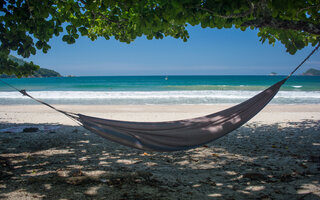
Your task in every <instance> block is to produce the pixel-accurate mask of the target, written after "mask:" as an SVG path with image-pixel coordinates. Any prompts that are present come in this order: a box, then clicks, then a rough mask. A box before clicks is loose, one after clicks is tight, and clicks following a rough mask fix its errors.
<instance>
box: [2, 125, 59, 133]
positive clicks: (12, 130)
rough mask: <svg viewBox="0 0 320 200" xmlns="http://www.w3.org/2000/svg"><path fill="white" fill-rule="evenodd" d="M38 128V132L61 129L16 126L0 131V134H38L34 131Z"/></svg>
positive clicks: (56, 127)
mask: <svg viewBox="0 0 320 200" xmlns="http://www.w3.org/2000/svg"><path fill="white" fill-rule="evenodd" d="M35 128H37V129H38V130H37V131H53V130H56V129H59V128H61V126H59V125H32V126H27V125H23V126H14V127H9V128H3V129H0V133H22V132H28V131H29V132H37V131H34V130H35Z"/></svg>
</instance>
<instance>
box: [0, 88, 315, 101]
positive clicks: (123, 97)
mask: <svg viewBox="0 0 320 200" xmlns="http://www.w3.org/2000/svg"><path fill="white" fill-rule="evenodd" d="M257 93H259V91H230V90H226V91H221V90H203V91H145V92H144V91H112V92H103V91H35V92H29V94H30V95H32V96H33V97H35V98H39V99H42V100H45V101H48V102H49V103H62V104H63V103H79V104H82V103H83V104H87V103H90V104H162V103H164V104H193V103H195V104H207V103H238V102H241V101H244V100H246V99H249V98H251V97H252V96H254V95H256V94H257ZM16 103H31V100H30V99H29V98H28V97H25V96H22V95H21V94H19V93H17V92H0V104H16ZM272 103H291V104H292V103H298V104H299V103H320V91H312V92H311V91H310V92H309V91H280V92H279V93H278V94H277V96H276V97H275V98H274V100H273V101H272Z"/></svg>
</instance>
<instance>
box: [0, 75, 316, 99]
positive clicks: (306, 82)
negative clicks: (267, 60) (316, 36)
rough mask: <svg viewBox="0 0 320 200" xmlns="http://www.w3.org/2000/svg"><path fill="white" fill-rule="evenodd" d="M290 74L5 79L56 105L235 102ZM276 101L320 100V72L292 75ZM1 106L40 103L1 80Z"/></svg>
mask: <svg viewBox="0 0 320 200" xmlns="http://www.w3.org/2000/svg"><path fill="white" fill-rule="evenodd" d="M283 78H285V76H96V77H93V76H90V77H57V78H21V79H2V80H4V81H6V82H8V83H9V84H11V85H13V86H14V87H16V88H19V89H25V90H26V91H27V92H28V93H29V94H30V95H32V96H34V97H35V98H39V99H41V100H43V101H45V102H48V103H51V104H110V105H112V104H117V105H126V104H138V105H143V104H234V103H240V102H242V101H245V100H246V99H248V98H250V97H252V96H254V95H255V94H257V93H259V92H260V91H262V90H264V89H266V88H267V87H268V86H271V85H272V84H274V83H276V82H277V81H279V80H281V79H283ZM271 103H272V104H320V76H293V77H291V78H290V79H289V80H288V81H287V82H286V84H285V85H283V86H282V88H281V90H280V92H279V93H278V94H277V96H276V97H275V98H274V99H273V100H272V101H271ZM0 104H1V105H13V104H37V102H34V101H33V100H31V99H29V98H28V97H25V96H22V95H21V94H20V93H19V92H17V91H14V90H12V89H11V88H9V87H8V86H6V85H5V84H3V83H1V82H0Z"/></svg>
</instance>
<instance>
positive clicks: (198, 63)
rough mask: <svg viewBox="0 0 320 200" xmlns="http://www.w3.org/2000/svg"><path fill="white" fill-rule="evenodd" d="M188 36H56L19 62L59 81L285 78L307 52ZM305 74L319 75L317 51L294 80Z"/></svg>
mask: <svg viewBox="0 0 320 200" xmlns="http://www.w3.org/2000/svg"><path fill="white" fill-rule="evenodd" d="M188 32H189V35H190V38H189V39H188V41H187V42H183V41H182V40H181V39H174V38H171V37H166V38H164V39H162V40H156V39H153V40H147V39H146V38H145V37H144V36H143V37H141V38H137V39H136V40H135V41H134V42H132V43H130V44H126V43H121V42H119V41H117V40H115V39H110V40H105V39H104V38H99V39H98V40H96V41H94V42H92V41H91V40H90V39H88V38H86V37H79V39H78V40H77V41H76V43H75V44H72V45H69V44H67V43H65V42H63V41H62V35H61V36H59V37H54V38H52V39H51V41H50V42H49V44H50V45H51V49H50V50H49V52H48V53H47V54H44V53H42V52H40V51H38V52H37V54H36V55H34V56H31V57H30V58H28V59H25V60H27V61H33V62H34V63H35V64H38V65H39V66H40V67H43V68H48V69H53V70H55V71H57V72H59V73H60V74H62V75H64V76H66V75H75V76H121V75H125V76H128V75H129V76H130V75H133V76H134V75H165V76H166V75H267V74H270V73H271V72H276V73H278V74H281V75H287V74H289V73H290V72H291V71H292V70H293V69H294V68H295V67H296V66H297V65H298V64H299V63H300V62H301V61H302V60H303V59H304V58H305V57H306V56H307V55H308V54H309V53H310V52H311V51H312V50H313V47H307V48H304V49H303V50H300V51H298V52H297V53H296V54H295V55H290V54H289V53H287V52H286V50H285V48H284V46H283V45H282V44H281V43H280V42H276V44H275V45H274V46H272V45H269V44H268V42H265V43H264V44H262V43H261V42H260V41H259V38H258V36H257V30H250V29H247V30H246V31H241V30H238V29H234V28H233V29H221V30H219V29H210V28H206V29H203V28H201V27H200V26H196V27H192V26H188ZM13 55H14V54H13ZM309 68H316V69H320V51H318V52H316V54H314V55H313V56H312V57H311V59H310V60H309V61H308V62H307V63H306V64H305V65H304V66H302V67H301V69H300V70H298V71H297V73H296V74H301V73H303V72H305V71H306V70H307V69H309Z"/></svg>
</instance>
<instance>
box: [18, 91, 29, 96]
mask: <svg viewBox="0 0 320 200" xmlns="http://www.w3.org/2000/svg"><path fill="white" fill-rule="evenodd" d="M19 92H20V93H21V94H22V95H23V96H28V94H27V92H26V90H19Z"/></svg>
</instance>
